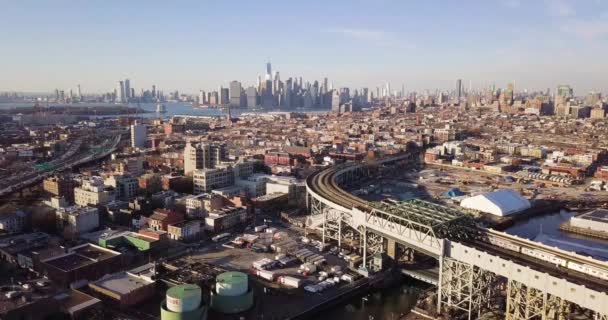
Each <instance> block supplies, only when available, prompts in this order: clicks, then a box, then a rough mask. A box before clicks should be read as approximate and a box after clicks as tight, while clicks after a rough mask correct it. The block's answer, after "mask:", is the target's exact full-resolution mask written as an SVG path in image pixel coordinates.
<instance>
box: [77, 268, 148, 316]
mask: <svg viewBox="0 0 608 320" xmlns="http://www.w3.org/2000/svg"><path fill="white" fill-rule="evenodd" d="M155 274H156V271H155V265H154V264H153V263H148V264H145V265H143V266H141V267H138V268H135V269H132V270H129V271H122V272H118V273H114V274H109V275H106V276H104V277H103V278H101V279H99V280H97V281H95V282H91V283H89V288H91V290H93V291H95V292H97V293H99V294H101V295H103V296H105V297H109V298H111V299H112V300H115V301H117V302H118V304H119V305H120V307H121V308H122V307H128V306H133V305H135V304H138V303H140V302H142V301H145V300H147V299H148V298H150V297H151V296H153V295H154V292H155V291H156V280H155Z"/></svg>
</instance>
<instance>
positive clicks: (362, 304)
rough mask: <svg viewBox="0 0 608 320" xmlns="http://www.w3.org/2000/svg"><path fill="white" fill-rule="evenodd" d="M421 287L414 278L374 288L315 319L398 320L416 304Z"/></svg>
mask: <svg viewBox="0 0 608 320" xmlns="http://www.w3.org/2000/svg"><path fill="white" fill-rule="evenodd" d="M420 292H421V289H419V288H417V287H415V284H414V281H413V280H405V282H404V283H402V284H399V285H394V286H391V287H389V288H386V289H374V290H373V291H371V292H370V293H368V294H365V295H363V296H358V297H354V298H352V299H350V300H349V301H347V302H345V303H342V304H340V305H337V306H335V307H333V308H331V309H329V310H327V311H324V312H322V313H321V314H320V315H317V316H315V319H321V320H391V319H394V320H398V319H400V318H401V317H402V316H404V315H406V314H408V313H409V312H410V310H411V309H412V308H413V307H414V306H415V305H416V301H417V299H418V295H419V294H420Z"/></svg>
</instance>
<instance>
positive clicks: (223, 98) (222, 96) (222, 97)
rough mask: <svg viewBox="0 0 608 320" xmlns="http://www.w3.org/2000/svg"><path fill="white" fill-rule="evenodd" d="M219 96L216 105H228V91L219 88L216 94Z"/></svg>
mask: <svg viewBox="0 0 608 320" xmlns="http://www.w3.org/2000/svg"><path fill="white" fill-rule="evenodd" d="M218 94H219V101H218V104H220V105H226V104H228V103H229V102H230V101H229V100H230V92H229V90H228V88H224V87H220V90H219V92H218Z"/></svg>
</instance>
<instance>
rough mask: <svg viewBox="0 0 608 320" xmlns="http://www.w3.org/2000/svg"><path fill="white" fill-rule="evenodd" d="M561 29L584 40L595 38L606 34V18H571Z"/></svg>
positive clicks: (607, 30)
mask: <svg viewBox="0 0 608 320" xmlns="http://www.w3.org/2000/svg"><path fill="white" fill-rule="evenodd" d="M562 30H563V31H564V32H567V33H570V34H573V35H575V36H577V37H579V38H583V39H585V40H597V39H600V38H603V37H606V36H608V20H602V19H595V20H573V21H571V22H569V23H567V24H566V25H565V26H563V27H562Z"/></svg>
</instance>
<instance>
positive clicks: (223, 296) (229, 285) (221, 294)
mask: <svg viewBox="0 0 608 320" xmlns="http://www.w3.org/2000/svg"><path fill="white" fill-rule="evenodd" d="M251 306H253V290H251V288H250V287H249V283H248V278H247V275H246V274H244V273H242V272H234V271H233V272H224V273H222V274H219V275H218V276H217V277H216V279H215V290H213V291H212V292H211V308H213V309H214V310H215V311H218V312H221V313H229V314H230V313H239V312H243V311H245V310H247V309H249V308H251Z"/></svg>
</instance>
